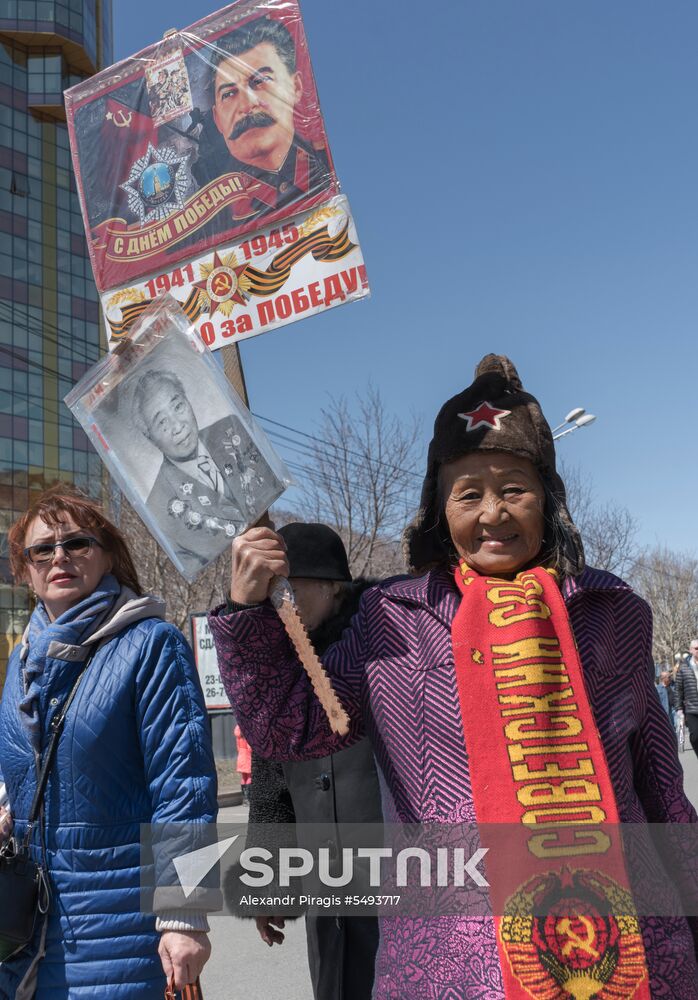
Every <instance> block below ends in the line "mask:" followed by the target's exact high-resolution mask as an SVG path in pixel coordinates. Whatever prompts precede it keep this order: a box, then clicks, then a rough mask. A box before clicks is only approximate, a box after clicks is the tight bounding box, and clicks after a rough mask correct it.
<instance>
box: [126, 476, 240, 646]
mask: <svg viewBox="0 0 698 1000" xmlns="http://www.w3.org/2000/svg"><path fill="white" fill-rule="evenodd" d="M111 486H112V488H111V495H110V502H109V508H110V514H111V517H112V518H113V520H114V523H115V524H117V525H118V527H119V530H120V531H121V533H122V535H123V536H124V538H125V539H126V542H127V544H128V546H129V548H130V550H131V555H132V556H133V561H134V563H135V566H136V570H137V572H138V577H139V579H140V582H141V586H142V588H143V590H144V591H146V593H150V594H157V595H159V596H160V597H162V598H163V600H164V601H165V603H166V605H167V620H168V621H171V622H173V623H174V624H175V625H176V626H177V628H179V629H181V630H182V632H184V634H185V635H186V636H187V637H188V636H189V634H190V633H189V615H190V614H193V613H194V612H200V611H209V610H210V609H211V608H214V607H215V606H216V605H218V604H222V603H223V602H224V601H225V600H226V598H227V596H228V593H229V592H230V548H229V547H228V548H227V549H226V550H225V551H224V552H223V554H222V555H220V556H219V557H218V559H216V560H215V561H214V562H212V563H211V564H210V565H209V566H207V567H206V569H205V570H203V571H202V572H201V573H200V574H199V576H198V577H197V578H196V580H194V582H193V583H187V581H186V580H185V579H184V577H183V576H182V575H181V574H180V572H179V571H178V570H177V569H175V567H174V565H173V564H172V563H171V562H170V560H169V559H168V557H167V556H166V555H165V553H164V551H163V550H162V549H161V548H160V546H159V545H158V543H157V542H156V541H155V539H154V538H153V536H152V535H151V533H150V531H148V529H147V528H146V526H145V524H144V523H143V521H142V520H141V519H140V517H139V516H138V514H136V512H135V511H134V509H133V507H131V505H130V504H129V503H128V501H127V500H126V498H125V497H124V496H123V494H122V493H121V492H120V491H119V490H118V489H117V487H116V485H115V484H114V483H113V482H112V484H111Z"/></svg>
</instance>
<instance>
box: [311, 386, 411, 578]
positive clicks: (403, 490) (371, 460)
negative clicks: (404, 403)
mask: <svg viewBox="0 0 698 1000" xmlns="http://www.w3.org/2000/svg"><path fill="white" fill-rule="evenodd" d="M419 437H420V435H419V425H418V422H417V421H416V420H414V419H413V420H412V421H411V422H410V423H409V424H405V423H403V422H401V421H400V420H398V418H397V417H395V416H391V415H389V414H388V413H387V412H386V409H385V405H384V403H383V400H382V399H381V395H380V392H379V391H378V390H377V389H376V388H375V387H374V386H369V387H368V389H367V390H366V392H365V393H364V394H357V395H356V402H355V406H354V407H353V408H350V406H349V403H348V402H347V400H346V399H345V398H344V397H340V398H339V399H336V400H331V403H330V406H328V407H327V408H326V409H323V410H321V419H320V423H319V430H318V433H317V436H316V437H313V438H309V443H308V444H307V446H306V455H305V461H304V462H303V464H302V465H301V466H298V465H296V466H295V468H296V470H297V474H298V478H299V486H300V487H301V489H302V490H303V498H302V500H301V501H300V503H299V505H298V508H299V511H298V512H299V517H300V519H301V520H306V521H322V522H324V523H326V524H330V525H332V526H333V527H334V528H336V529H337V531H338V532H339V534H340V535H341V536H342V539H343V541H344V544H345V546H346V549H347V554H348V557H349V566H350V568H351V571H352V575H354V576H372V577H386V576H391V575H394V574H395V573H403V572H404V569H405V567H404V562H403V559H402V553H401V549H400V537H401V535H402V531H403V529H404V528H405V525H406V524H407V522H408V521H409V520H410V518H411V517H412V515H413V514H414V512H415V511H416V509H417V506H418V503H419V491H420V487H421V480H422V475H421V471H418V470H421V462H422V454H421V447H420V449H419V451H418V450H417V441H418V440H419Z"/></svg>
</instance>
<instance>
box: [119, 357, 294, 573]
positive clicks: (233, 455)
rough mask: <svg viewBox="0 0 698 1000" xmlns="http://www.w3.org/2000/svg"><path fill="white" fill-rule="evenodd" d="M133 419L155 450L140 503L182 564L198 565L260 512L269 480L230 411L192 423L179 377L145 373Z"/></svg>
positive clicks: (136, 395) (192, 415)
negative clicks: (155, 462) (152, 472)
mask: <svg viewBox="0 0 698 1000" xmlns="http://www.w3.org/2000/svg"><path fill="white" fill-rule="evenodd" d="M133 411H134V417H135V421H136V423H137V425H138V427H139V429H140V431H141V433H142V434H144V436H145V437H146V438H147V439H148V440H149V441H150V442H151V444H153V445H155V447H156V448H158V449H159V450H160V451H161V452H162V456H163V457H162V463H161V465H160V468H159V470H158V473H157V476H156V478H155V482H154V484H153V486H152V489H151V490H150V493H149V494H148V498H147V500H146V506H147V507H148V509H149V510H150V511H151V513H152V514H153V515H154V517H155V518H156V520H157V521H158V523H159V524H160V525H161V527H162V529H163V532H164V534H165V535H166V536H167V537H168V538H169V540H170V542H171V544H172V546H173V548H174V549H175V550H176V552H177V554H178V556H179V557H180V558H181V559H182V561H183V562H185V563H188V564H189V565H191V564H192V560H193V561H194V564H196V563H197V562H198V564H199V565H201V566H204V565H205V564H206V563H208V562H209V561H210V560H211V559H212V558H215V556H217V555H218V554H219V553H220V552H221V550H222V548H223V547H224V546H222V545H221V540H222V539H224V538H230V539H232V538H234V537H235V535H236V534H238V532H239V531H240V530H241V527H242V525H243V524H245V523H248V522H249V521H250V519H254V517H255V516H256V515H258V514H261V513H262V511H264V510H265V509H266V506H265V497H267V496H269V495H272V494H271V490H272V488H273V486H274V484H275V482H276V479H275V476H274V474H273V472H272V470H271V469H270V468H269V466H268V465H267V463H266V461H265V460H264V458H263V457H262V456H261V455H260V453H259V452H258V450H257V448H256V447H255V445H254V442H253V441H252V439H251V438H250V436H249V434H248V433H247V431H246V430H245V429H244V427H243V426H242V424H241V422H240V421H239V420H238V419H237V418H236V417H234V416H232V415H231V416H226V417H223V418H222V419H220V420H216V421H215V422H214V423H213V424H210V425H209V426H208V427H202V428H199V424H198V421H197V419H196V414H195V413H194V410H193V408H192V405H191V403H190V402H189V399H188V397H187V394H186V391H185V389H184V385H183V384H182V381H181V379H180V378H179V377H178V376H177V375H175V374H174V373H173V372H169V371H157V370H149V371H146V372H145V373H144V374H142V375H141V376H140V377H139V379H138V381H137V383H136V387H135V390H134V393H133Z"/></svg>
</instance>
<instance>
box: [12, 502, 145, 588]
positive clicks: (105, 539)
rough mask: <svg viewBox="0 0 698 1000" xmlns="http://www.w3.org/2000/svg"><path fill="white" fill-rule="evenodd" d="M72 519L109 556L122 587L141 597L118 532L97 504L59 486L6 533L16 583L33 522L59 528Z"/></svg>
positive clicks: (21, 573) (21, 577)
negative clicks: (92, 535)
mask: <svg viewBox="0 0 698 1000" xmlns="http://www.w3.org/2000/svg"><path fill="white" fill-rule="evenodd" d="M66 514H67V515H69V516H70V517H72V519H73V521H75V523H76V524H77V525H78V527H79V528H86V529H89V530H90V531H93V532H95V534H96V536H97V540H98V541H99V542H100V543H101V544H102V547H103V548H104V551H105V552H106V553H108V555H110V556H111V560H112V569H111V572H112V573H113V574H114V576H115V577H116V579H117V580H118V581H119V583H120V584H121V586H122V587H130V588H131V590H132V591H133V592H134V593H135V594H138V596H140V595H141V594H142V593H143V591H142V589H141V585H140V582H139V580H138V573H137V572H136V567H135V566H134V565H133V559H132V558H131V553H130V552H129V550H128V546H127V545H126V542H125V541H124V539H123V538H122V537H121V535H120V534H119V530H118V528H117V527H116V526H115V525H114V524H112V523H111V521H110V520H109V519H108V518H106V517H105V516H104V514H103V513H102V509H101V507H100V505H99V504H98V503H97V501H96V500H93V499H92V498H91V497H88V496H86V495H85V494H84V493H81V492H80V490H78V489H76V488H75V487H74V486H70V485H67V484H65V483H59V484H58V485H56V486H52V487H51V488H50V489H48V490H45V491H44V492H43V493H41V494H40V495H39V496H38V497H37V498H36V500H35V501H34V502H33V503H32V504H31V506H30V507H29V510H27V511H26V513H24V514H22V516H21V517H19V518H18V519H17V520H16V521H15V522H14V524H13V525H12V527H11V528H10V530H9V532H8V533H7V541H8V545H9V550H10V568H11V569H12V575H13V576H14V578H15V581H16V582H17V583H23V582H24V574H25V570H26V568H27V557H26V556H25V554H24V549H25V547H26V545H25V539H26V536H27V529H28V528H29V525H30V524H31V523H32V521H33V520H34V519H35V518H37V517H40V518H41V520H42V521H45V522H46V524H49V525H51V526H52V527H54V526H56V525H58V524H61V523H62V521H63V517H64V516H65V515H66Z"/></svg>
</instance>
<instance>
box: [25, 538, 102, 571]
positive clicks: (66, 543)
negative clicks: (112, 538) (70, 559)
mask: <svg viewBox="0 0 698 1000" xmlns="http://www.w3.org/2000/svg"><path fill="white" fill-rule="evenodd" d="M93 545H99V547H100V548H103V546H102V545H101V544H100V542H98V541H97V539H96V538H92V537H91V536H90V535H77V536H76V537H75V538H65V539H64V540H63V541H62V542H39V543H38V544H37V545H30V546H29V547H28V548H26V549H25V550H24V554H25V556H26V557H27V559H28V560H29V562H30V563H33V564H34V565H35V566H37V565H41V563H47V562H51V560H52V559H53V554H54V552H55V551H56V549H57V548H59V547H60V548H62V549H63V553H64V555H66V556H86V555H87V553H88V552H90V551H91V549H92V546H93Z"/></svg>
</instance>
